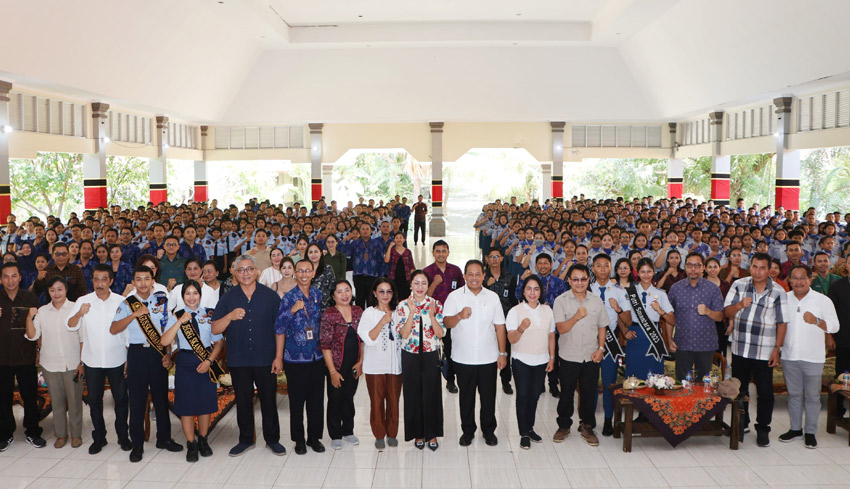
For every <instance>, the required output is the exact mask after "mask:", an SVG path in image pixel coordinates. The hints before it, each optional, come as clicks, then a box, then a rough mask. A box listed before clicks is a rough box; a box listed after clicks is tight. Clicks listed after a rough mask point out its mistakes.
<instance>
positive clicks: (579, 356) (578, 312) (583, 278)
mask: <svg viewBox="0 0 850 489" xmlns="http://www.w3.org/2000/svg"><path fill="white" fill-rule="evenodd" d="M567 278H568V280H569V283H570V290H568V291H566V292H564V293H563V294H561V295H560V296H558V298H557V299H555V307H554V313H555V327H557V328H558V333H559V334H560V335H561V336H560V338H559V339H558V347H559V352H558V355H559V356H560V357H561V364H560V366H559V370H558V376H559V380H560V383H561V389H562V390H561V398H560V400H559V401H558V431H557V432H555V436H554V437H553V441H554V442H555V443H560V442H562V441H564V439H565V438H566V437H567V436H569V434H570V426H571V425H572V424H573V420H572V417H573V397H574V396H575V390H576V384H578V386H579V389H581V391H580V392H581V403H580V405H579V419H580V420H581V422H580V424H579V432H580V433H581V437H582V438H584V439H585V441H587V443H588V445H591V446H596V445H599V439H598V438H597V437H596V433H594V432H593V428H595V427H596V416H595V413H594V411H595V407H596V403H595V402H594V399H595V398H596V397H597V396H598V395H599V392H598V386H599V362H601V361H602V356H603V353H604V351H605V328H607V327H608V313H607V312H606V311H605V304H604V303H603V302H602V299H600V298H599V297H597V296H595V295H593V294H589V293H588V290H587V289H588V285H589V284H590V270H588V268H587V266H585V265H582V264H576V265H573V266H572V267H570V270H569V272H567Z"/></svg>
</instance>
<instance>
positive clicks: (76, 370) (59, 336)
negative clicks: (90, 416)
mask: <svg viewBox="0 0 850 489" xmlns="http://www.w3.org/2000/svg"><path fill="white" fill-rule="evenodd" d="M67 292H68V284H67V283H66V282H65V279H64V278H62V277H53V278H51V279H50V280H48V281H47V293H48V294H49V295H50V299H51V302H50V304H47V305H44V306H41V307H40V308H39V309H38V314H36V315H35V318H33V314H32V313H30V315H29V317H27V331H26V338H27V339H28V340H30V341H37V340H38V339H39V338H41V354H40V356H39V358H40V362H39V363H40V364H41V371H42V373H43V374H44V380H45V381H46V382H47V392H48V393H49V394H50V404H51V406H52V408H53V432H54V433H55V434H56V442H55V443H54V444H53V446H54V447H56V448H62V447H64V446H65V443H66V442H67V441H68V434H69V433H68V432H69V425H70V435H71V446H72V447H74V448H77V447H79V446H80V445H82V444H83V435H82V432H83V383H82V380H81V377H82V376H83V364H82V363H81V362H80V350H81V348H82V344H81V342H80V340H81V338H80V334H79V331H69V330H68V328H67V327H65V325H66V324H67V322H68V316H70V313H71V310H72V309H73V308H74V303H73V302H71V301H69V300H67V299H66V295H67ZM66 403H67V408H66V406H65V405H66Z"/></svg>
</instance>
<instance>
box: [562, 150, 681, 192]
mask: <svg viewBox="0 0 850 489" xmlns="http://www.w3.org/2000/svg"><path fill="white" fill-rule="evenodd" d="M580 194H584V195H585V196H586V197H590V198H596V199H598V198H608V197H611V196H616V195H624V196H649V195H652V196H655V197H659V196H662V195H666V194H667V160H666V159H613V158H611V159H602V158H599V159H597V158H592V159H586V160H584V161H582V162H581V164H576V163H571V162H565V163H564V196H565V197H568V198H569V197H571V196H573V195H580Z"/></svg>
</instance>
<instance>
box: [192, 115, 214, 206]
mask: <svg viewBox="0 0 850 489" xmlns="http://www.w3.org/2000/svg"><path fill="white" fill-rule="evenodd" d="M209 128H210V126H201V155H202V157H203V159H202V160H195V192H194V193H193V195H192V200H194V201H195V202H207V201H209V200H210V198H209V197H210V196H209V182H208V180H207V132H208V131H209Z"/></svg>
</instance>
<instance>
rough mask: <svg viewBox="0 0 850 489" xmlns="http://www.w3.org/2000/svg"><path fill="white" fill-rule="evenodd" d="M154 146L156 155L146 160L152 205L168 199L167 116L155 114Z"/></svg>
mask: <svg viewBox="0 0 850 489" xmlns="http://www.w3.org/2000/svg"><path fill="white" fill-rule="evenodd" d="M154 146H156V151H157V156H156V157H155V158H151V159H150V160H149V161H148V165H149V166H148V178H149V181H150V201H151V202H152V203H153V205H157V204H160V203H162V202H167V201H168V184H167V180H166V178H167V176H168V165H167V161H168V156H167V153H168V117H166V116H162V115H158V116H156V132H155V133H154Z"/></svg>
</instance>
